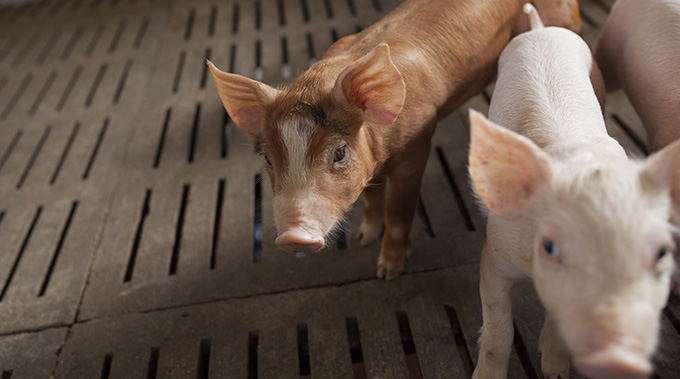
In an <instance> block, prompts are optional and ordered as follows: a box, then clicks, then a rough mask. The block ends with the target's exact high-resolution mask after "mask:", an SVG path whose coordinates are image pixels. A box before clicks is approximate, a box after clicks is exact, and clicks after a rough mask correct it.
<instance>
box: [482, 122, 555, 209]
mask: <svg viewBox="0 0 680 379" xmlns="http://www.w3.org/2000/svg"><path fill="white" fill-rule="evenodd" d="M470 134H471V142H470V159H469V161H470V176H471V177H472V182H473V184H474V186H475V189H476V190H477V194H478V195H479V197H480V198H481V199H482V201H483V202H484V204H486V206H487V207H489V210H490V211H491V212H493V213H495V214H497V215H499V216H501V217H505V218H513V217H517V216H521V215H523V214H524V213H525V211H526V210H527V206H528V205H529V203H530V201H531V200H532V199H533V198H534V195H535V194H536V192H537V191H538V190H539V188H540V186H541V185H543V184H544V183H547V181H548V180H549V178H550V171H551V170H550V158H549V157H548V155H547V154H546V153H545V152H544V151H543V150H541V149H540V148H539V147H538V146H536V144H535V143H533V142H532V141H531V140H529V139H528V138H526V137H524V136H521V135H519V134H517V133H515V132H512V131H510V130H508V129H506V128H504V127H502V126H498V125H496V124H494V123H493V122H491V121H489V120H488V119H487V118H486V117H484V115H482V114H481V113H478V112H475V111H474V110H470Z"/></svg>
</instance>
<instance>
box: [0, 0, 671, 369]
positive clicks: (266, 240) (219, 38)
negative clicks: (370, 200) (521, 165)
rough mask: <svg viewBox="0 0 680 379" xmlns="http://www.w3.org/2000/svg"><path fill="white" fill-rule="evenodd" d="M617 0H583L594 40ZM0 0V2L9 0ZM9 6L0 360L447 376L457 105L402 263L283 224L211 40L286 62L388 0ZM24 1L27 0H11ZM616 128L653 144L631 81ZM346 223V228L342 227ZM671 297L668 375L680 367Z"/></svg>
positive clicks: (457, 360) (470, 242)
mask: <svg viewBox="0 0 680 379" xmlns="http://www.w3.org/2000/svg"><path fill="white" fill-rule="evenodd" d="M612 2H613V0H592V1H588V0H586V1H582V4H581V9H582V16H583V21H584V31H583V35H584V37H585V38H586V39H587V40H588V42H589V43H591V44H592V43H593V42H594V40H595V38H596V36H597V31H598V29H599V27H601V25H602V23H603V21H604V19H605V17H606V14H607V10H608V9H609V7H610V6H611V3H612ZM2 3H3V2H0V5H1V4H2ZM4 3H5V7H4V8H2V9H0V133H1V134H0V135H1V136H2V137H0V288H1V289H0V378H2V379H9V378H12V379H14V378H48V377H56V378H244V379H245V378H293V377H310V375H311V376H313V377H318V378H322V377H329V378H331V377H333V378H351V377H355V378H363V377H367V378H388V379H391V378H453V377H456V378H457V377H461V378H462V377H469V376H470V373H471V370H472V368H473V367H474V364H475V362H476V359H477V345H476V340H477V337H478V330H479V327H480V326H481V308H480V301H479V294H478V290H477V286H478V280H479V279H478V262H479V256H480V249H481V246H482V243H483V238H484V216H483V214H481V213H480V212H479V211H478V210H477V207H476V205H475V201H474V198H473V196H472V195H471V193H470V191H469V184H468V181H467V177H466V156H467V151H466V145H467V143H468V142H467V141H468V129H467V120H466V115H465V110H466V109H467V108H468V107H473V108H475V109H477V110H480V111H484V112H486V111H487V107H488V97H489V94H490V93H491V92H490V90H489V91H487V93H485V94H484V95H481V96H478V97H476V98H474V99H472V100H471V101H470V102H469V103H468V104H467V105H466V106H465V107H462V108H461V109H460V110H459V111H457V112H454V113H453V114H451V115H450V116H449V117H447V118H446V119H445V120H443V121H442V122H441V125H439V128H438V131H437V134H436V136H435V138H434V144H433V146H434V148H433V150H432V152H431V159H430V161H429V165H428V167H427V171H426V174H425V178H424V184H423V187H422V193H421V198H420V202H419V208H418V217H417V218H416V220H415V221H414V253H413V255H412V256H411V258H410V259H409V260H408V261H407V264H406V271H405V273H404V275H403V276H402V277H400V278H399V279H397V280H394V281H391V282H383V281H380V280H377V279H376V278H375V261H376V257H377V254H378V250H379V247H378V246H377V245H373V246H369V247H360V246H358V244H357V243H356V241H355V240H354V239H353V238H352V234H353V232H354V231H355V230H356V228H357V226H358V222H359V219H360V210H359V209H360V207H355V210H354V211H352V213H351V214H350V217H349V222H348V224H347V225H348V226H347V231H346V233H343V234H342V235H341V236H340V238H338V241H337V242H336V243H335V244H334V246H332V247H331V248H330V249H327V250H325V251H324V252H322V253H319V254H308V255H307V256H304V257H296V256H295V255H293V254H289V253H285V252H283V251H280V250H278V249H277V248H276V247H275V246H274V245H273V239H274V234H275V230H274V228H273V222H272V213H271V201H272V194H271V189H270V186H269V183H268V179H267V178H266V175H263V172H262V167H263V164H262V159H261V158H259V157H258V156H257V154H256V153H255V152H254V149H253V146H252V145H251V144H250V143H249V142H248V140H247V139H246V138H244V137H243V136H242V135H241V134H240V133H239V132H238V131H237V130H235V129H236V128H235V127H234V125H233V123H232V121H230V120H229V119H228V117H226V115H225V112H224V110H223V108H222V106H221V104H220V101H219V99H218V97H217V94H216V91H215V88H214V84H213V82H212V79H211V78H210V77H209V75H208V73H207V72H206V65H205V63H204V62H205V60H206V59H211V60H212V61H214V62H215V63H216V64H217V65H218V66H219V67H221V68H223V69H225V70H228V71H232V72H236V73H240V74H243V75H247V76H250V77H255V78H258V79H261V80H264V81H265V82H267V83H271V84H279V83H285V82H289V81H290V80H291V79H292V78H294V77H295V76H296V75H297V74H298V73H300V72H301V71H303V70H304V69H305V68H307V67H308V66H309V64H310V63H311V62H313V61H314V60H315V59H317V58H318V57H319V56H320V55H321V54H322V53H323V52H324V51H325V50H326V48H327V47H328V46H329V45H330V44H331V43H332V42H333V41H334V40H336V39H338V38H339V37H342V36H344V35H347V34H351V33H354V32H356V31H357V30H359V29H361V28H362V27H366V26H368V25H370V24H371V23H372V22H374V21H375V20H377V19H378V18H379V17H380V16H381V15H383V14H385V13H386V12H388V11H389V10H391V9H393V8H394V7H395V6H396V5H397V3H398V1H395V0H324V1H321V0H276V1H275V0H270V1H265V0H262V1H258V0H255V1H251V0H241V1H236V0H222V1H216V0H212V1H203V0H200V1H190V0H184V1H181V0H176V1H160V0H155V1H153V0H136V1H135V0H118V1H116V0H111V1H108V0H101V1H100V0H93V1H91V0H87V1H86V0H63V1H38V2H26V1H19V2H18V3H20V4H21V5H16V6H13V7H10V6H8V5H7V4H6V3H8V2H7V1H5V2H4ZM14 3H17V2H14ZM608 100H609V102H608V110H607V123H608V126H609V128H610V131H611V133H612V134H613V135H614V136H615V137H616V138H617V139H619V140H620V141H621V143H622V144H623V145H624V146H625V147H626V148H627V149H628V150H629V151H630V152H631V153H632V154H637V155H643V154H645V147H644V146H645V136H644V133H643V132H641V127H640V122H639V120H638V119H637V118H636V116H635V114H634V112H633V110H632V109H631V108H630V106H629V105H628V103H627V101H626V100H625V96H624V95H623V94H622V93H615V94H613V95H611V96H610V97H609V99H608ZM345 234H346V235H345ZM516 305H517V309H516V315H515V325H516V330H517V332H516V334H515V344H514V351H513V356H512V360H511V364H510V369H511V374H510V377H511V378H523V377H528V378H536V377H540V376H541V374H540V366H539V359H538V356H537V354H536V350H537V347H536V345H537V339H538V334H539V331H540V327H541V324H542V315H543V310H542V309H541V307H540V306H539V305H538V303H537V300H536V297H535V295H534V294H533V292H532V291H531V290H530V286H527V287H526V288H525V290H524V291H522V292H521V293H520V294H519V295H518V297H517V299H516ZM679 320H680V299H678V298H671V300H670V305H669V307H668V308H667V309H666V310H665V311H664V315H663V322H662V332H661V333H662V338H661V346H660V348H659V351H658V353H657V355H656V358H655V361H656V372H657V374H656V375H658V377H660V378H678V377H680V374H679V371H680V360H679V359H678V358H677V357H680V335H679V334H678V331H679V330H680V321H679Z"/></svg>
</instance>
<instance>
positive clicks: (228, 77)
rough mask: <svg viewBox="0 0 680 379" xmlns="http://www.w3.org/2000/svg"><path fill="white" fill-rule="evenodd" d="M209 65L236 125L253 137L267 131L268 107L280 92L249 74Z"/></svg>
mask: <svg viewBox="0 0 680 379" xmlns="http://www.w3.org/2000/svg"><path fill="white" fill-rule="evenodd" d="M207 64H208V67H210V72H211V73H212V76H213V78H214V79H215V84H216V85H217V93H219V95H220V99H222V103H223V104H224V108H225V109H226V110H227V112H228V113H229V116H230V117H231V118H232V119H233V120H234V122H235V123H236V125H238V126H239V127H240V128H241V129H243V130H244V131H245V132H246V133H248V134H250V135H253V136H256V135H259V134H261V133H262V132H264V122H265V121H264V111H265V107H266V105H267V104H268V103H270V102H271V101H272V100H273V99H274V98H275V97H276V95H277V94H278V92H279V91H278V90H277V89H274V88H272V87H270V86H268V85H266V84H264V83H260V82H258V81H256V80H252V79H248V78H246V77H245V76H241V75H236V74H230V73H227V72H224V71H220V70H219V69H218V68H217V67H215V65H214V64H213V63H212V62H210V61H208V62H207Z"/></svg>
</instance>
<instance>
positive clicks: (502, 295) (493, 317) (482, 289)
mask: <svg viewBox="0 0 680 379" xmlns="http://www.w3.org/2000/svg"><path fill="white" fill-rule="evenodd" d="M499 264H500V266H502V265H503V262H499V259H498V258H496V257H494V256H493V253H492V252H490V249H489V247H488V245H484V249H483V250H482V261H481V263H480V282H479V295H480V297H481V300H482V316H483V325H482V335H481V336H480V337H479V343H480V349H479V359H478V360H477V367H476V368H475V372H474V373H473V375H472V377H473V378H474V379H492V378H493V379H506V378H507V377H508V362H509V359H510V352H511V351H512V341H513V339H514V336H515V329H514V325H513V323H512V296H511V290H512V287H513V286H514V284H515V281H513V280H509V279H506V278H505V277H504V275H502V274H501V273H500V271H501V270H499Z"/></svg>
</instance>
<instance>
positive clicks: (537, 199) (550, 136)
mask: <svg viewBox="0 0 680 379" xmlns="http://www.w3.org/2000/svg"><path fill="white" fill-rule="evenodd" d="M525 11H527V12H534V13H535V10H533V7H531V6H528V7H526V9H525ZM533 17H534V20H533V22H532V24H534V27H535V29H534V30H532V31H529V32H527V33H523V34H521V35H519V36H517V37H516V38H514V39H513V40H512V41H511V42H510V44H508V46H507V47H506V48H505V50H504V51H503V53H502V55H501V57H500V61H499V72H498V81H497V83H496V87H495V90H494V94H493V98H492V100H491V105H490V109H489V118H490V120H491V121H490V120H487V119H486V118H485V117H484V116H482V115H481V114H479V113H476V112H474V111H472V112H471V117H470V123H471V134H472V141H471V148H470V173H471V176H472V180H473V182H474V185H475V188H476V190H477V193H478V195H479V197H480V198H481V200H482V201H483V202H484V203H485V204H486V206H487V207H488V208H489V210H490V211H491V212H490V214H489V220H488V225H487V241H486V246H485V248H484V251H483V253H482V261H481V283H480V295H481V300H482V308H483V310H482V311H483V317H484V324H483V327H482V335H481V338H480V343H481V346H480V353H479V360H478V364H477V368H476V370H475V373H474V377H475V378H506V377H507V370H508V359H509V356H510V352H511V349H512V340H513V321H512V298H511V292H512V289H513V287H514V286H515V285H516V284H517V283H518V282H520V281H522V280H524V279H533V282H534V286H535V289H536V292H537V294H538V296H539V298H540V300H541V302H542V303H543V305H544V306H545V308H546V320H545V324H544V326H543V330H542V331H541V336H540V340H539V350H540V353H541V365H542V370H543V373H544V374H545V376H546V377H547V378H558V377H561V378H568V377H569V367H570V357H571V358H573V361H574V363H575V365H576V367H577V369H578V370H580V371H581V372H582V373H584V374H585V375H587V376H588V377H591V378H645V377H647V376H648V375H649V374H650V372H651V369H652V368H651V363H650V356H651V355H652V353H653V351H654V348H655V346H656V343H657V334H658V330H659V317H660V312H661V310H662V308H663V307H664V304H665V302H666V298H667V296H668V288H669V287H668V286H669V280H670V274H671V271H672V269H673V259H672V256H671V254H670V253H671V252H672V250H673V249H674V244H673V238H672V236H671V227H670V225H669V223H668V220H669V216H670V214H671V210H672V209H673V207H675V208H676V209H677V207H678V205H679V203H678V200H680V199H672V198H671V196H670V190H671V187H677V186H678V183H677V181H674V180H672V179H673V177H674V176H675V175H678V174H680V143H674V144H671V145H670V146H668V147H667V148H665V149H663V150H661V151H660V152H658V153H657V154H655V155H653V156H651V157H650V158H649V159H647V160H644V161H636V160H630V159H628V158H627V156H626V154H625V152H624V150H623V149H622V148H621V146H620V145H619V144H618V143H617V142H616V141H615V140H614V139H612V138H611V137H609V135H608V134H607V131H606V128H605V124H604V119H603V116H602V112H601V108H600V103H599V101H598V97H597V95H596V93H597V92H598V91H600V90H601V89H602V79H601V75H600V73H599V70H598V69H597V66H596V64H595V63H594V62H593V59H592V55H591V53H590V50H589V48H588V46H587V45H586V43H585V42H584V41H583V40H582V39H581V38H580V37H579V36H578V35H576V34H574V33H572V32H570V31H568V30H566V29H562V28H552V27H546V28H543V27H542V25H540V20H538V19H537V18H538V16H537V15H535V14H533ZM499 125H502V126H499Z"/></svg>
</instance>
